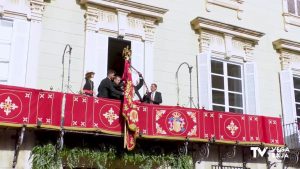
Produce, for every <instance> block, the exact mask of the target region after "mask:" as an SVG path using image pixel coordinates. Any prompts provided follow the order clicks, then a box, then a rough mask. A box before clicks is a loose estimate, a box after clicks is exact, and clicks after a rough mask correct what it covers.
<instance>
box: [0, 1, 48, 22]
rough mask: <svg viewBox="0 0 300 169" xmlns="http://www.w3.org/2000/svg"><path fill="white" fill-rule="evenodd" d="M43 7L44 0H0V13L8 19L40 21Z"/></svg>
mask: <svg viewBox="0 0 300 169" xmlns="http://www.w3.org/2000/svg"><path fill="white" fill-rule="evenodd" d="M44 8H45V4H44V0H21V1H18V2H11V1H0V15H2V16H3V17H4V18H8V19H22V20H30V21H34V22H41V21H42V16H43V11H44Z"/></svg>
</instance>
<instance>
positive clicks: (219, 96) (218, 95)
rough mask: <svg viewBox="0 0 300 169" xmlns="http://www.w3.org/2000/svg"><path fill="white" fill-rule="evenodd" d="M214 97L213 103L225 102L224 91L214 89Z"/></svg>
mask: <svg viewBox="0 0 300 169" xmlns="http://www.w3.org/2000/svg"><path fill="white" fill-rule="evenodd" d="M212 98H213V103H217V104H225V97H224V92H221V91H216V90H213V91H212Z"/></svg>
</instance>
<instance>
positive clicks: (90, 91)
mask: <svg viewBox="0 0 300 169" xmlns="http://www.w3.org/2000/svg"><path fill="white" fill-rule="evenodd" d="M94 75H95V73H94V72H87V73H86V74H85V84H84V86H83V93H84V94H85V95H88V96H93V95H94V82H93V81H92V78H94Z"/></svg>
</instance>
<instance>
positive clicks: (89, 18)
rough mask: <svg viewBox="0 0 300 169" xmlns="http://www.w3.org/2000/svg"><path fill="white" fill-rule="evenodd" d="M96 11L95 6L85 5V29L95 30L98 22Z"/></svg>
mask: <svg viewBox="0 0 300 169" xmlns="http://www.w3.org/2000/svg"><path fill="white" fill-rule="evenodd" d="M98 13H99V10H98V9H97V8H96V7H95V6H92V5H91V6H87V10H86V13H85V18H86V19H85V25H86V27H85V28H86V31H97V28H98V27H97V24H98V22H99V19H98V15H99V14H98Z"/></svg>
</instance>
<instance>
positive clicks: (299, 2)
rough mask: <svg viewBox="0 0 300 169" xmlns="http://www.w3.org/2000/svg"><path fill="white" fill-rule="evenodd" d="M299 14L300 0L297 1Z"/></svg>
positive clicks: (299, 13) (299, 14) (299, 12)
mask: <svg viewBox="0 0 300 169" xmlns="http://www.w3.org/2000/svg"><path fill="white" fill-rule="evenodd" d="M297 11H298V16H300V0H298V1H297Z"/></svg>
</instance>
